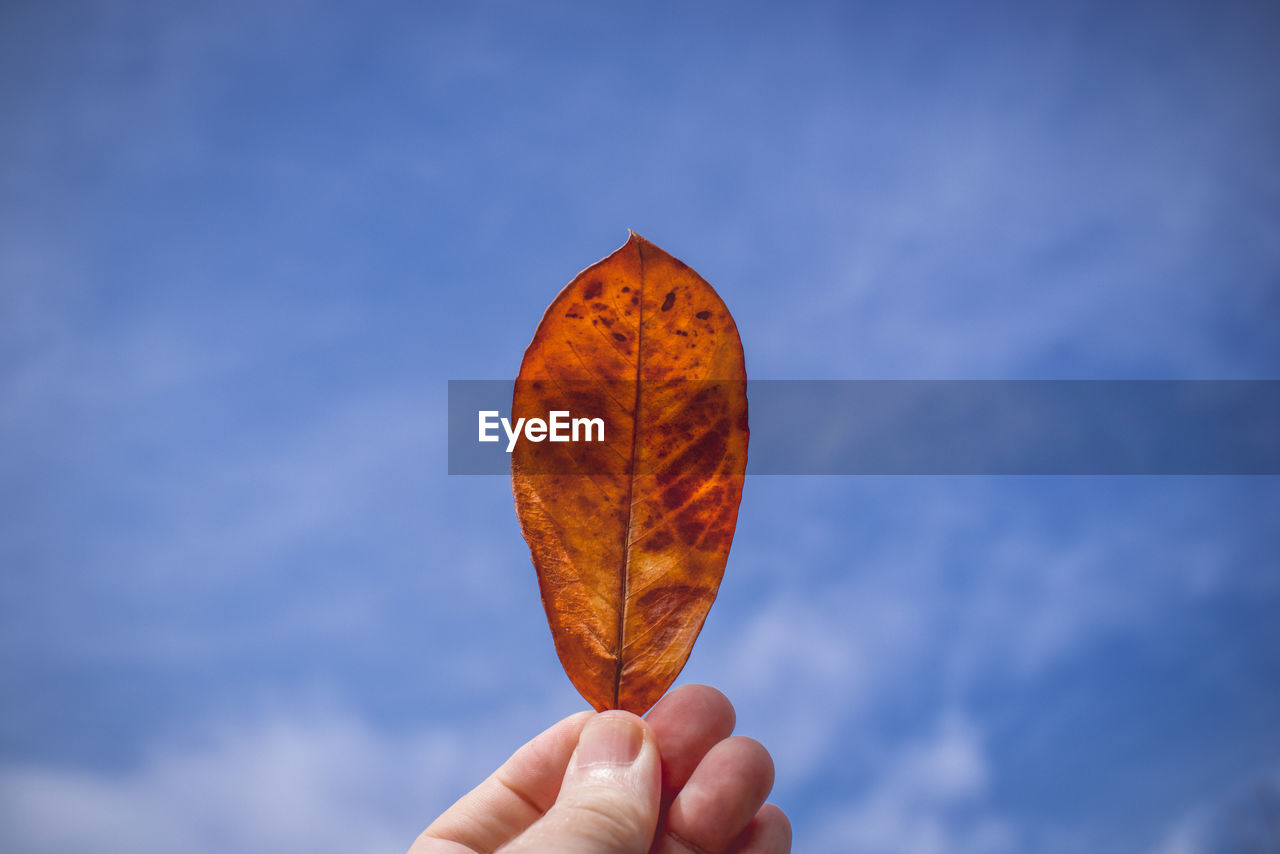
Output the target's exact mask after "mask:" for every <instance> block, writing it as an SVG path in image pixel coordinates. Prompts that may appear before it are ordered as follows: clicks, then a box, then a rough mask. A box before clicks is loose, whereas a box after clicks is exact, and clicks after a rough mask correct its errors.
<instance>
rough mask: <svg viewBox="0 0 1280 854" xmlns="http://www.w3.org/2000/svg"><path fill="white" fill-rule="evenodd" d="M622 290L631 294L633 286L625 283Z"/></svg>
mask: <svg viewBox="0 0 1280 854" xmlns="http://www.w3.org/2000/svg"><path fill="white" fill-rule="evenodd" d="M622 292H623V293H624V294H629V293H631V288H629V287H627V286H626V285H623V286H622Z"/></svg>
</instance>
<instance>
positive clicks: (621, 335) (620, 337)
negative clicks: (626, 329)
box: [613, 332, 627, 341]
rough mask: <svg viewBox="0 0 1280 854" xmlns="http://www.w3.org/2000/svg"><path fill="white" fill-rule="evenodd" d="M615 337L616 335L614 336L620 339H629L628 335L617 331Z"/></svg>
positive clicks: (614, 334)
mask: <svg viewBox="0 0 1280 854" xmlns="http://www.w3.org/2000/svg"><path fill="white" fill-rule="evenodd" d="M613 337H614V338H616V339H618V340H619V341H626V340H627V336H625V335H623V334H622V333H621V332H615V333H613Z"/></svg>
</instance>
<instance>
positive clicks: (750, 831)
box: [728, 804, 791, 854]
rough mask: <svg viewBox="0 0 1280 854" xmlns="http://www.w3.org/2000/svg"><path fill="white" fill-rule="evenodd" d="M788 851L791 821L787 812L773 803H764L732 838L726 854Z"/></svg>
mask: <svg viewBox="0 0 1280 854" xmlns="http://www.w3.org/2000/svg"><path fill="white" fill-rule="evenodd" d="M790 851H791V822H790V821H788V820H787V814H786V813H784V812H783V811H782V810H780V809H778V807H776V806H774V805H773V804H765V805H764V806H762V807H760V810H759V811H758V812H757V813H756V817H755V818H753V819H751V823H750V824H748V825H747V829H746V830H744V831H742V834H741V835H740V836H739V837H738V838H737V839H736V840H734V843H733V845H732V846H731V847H730V848H729V851H728V854H788V852H790Z"/></svg>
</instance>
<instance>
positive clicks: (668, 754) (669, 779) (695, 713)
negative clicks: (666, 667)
mask: <svg viewBox="0 0 1280 854" xmlns="http://www.w3.org/2000/svg"><path fill="white" fill-rule="evenodd" d="M645 719H646V720H647V721H648V722H649V726H650V727H652V728H653V732H654V735H656V736H657V738H658V748H659V749H660V750H661V751H662V788H663V793H664V799H666V800H669V799H670V798H672V797H675V793H676V792H677V791H679V790H680V787H681V786H683V785H684V784H685V783H686V782H688V780H689V775H690V774H692V773H693V769H694V768H697V767H698V763H699V762H701V761H702V757H703V756H706V755H707V751H708V750H710V749H711V748H712V746H713V745H715V744H716V743H717V742H720V741H723V740H724V739H726V738H728V737H729V735H730V734H731V733H732V732H733V725H734V722H735V719H736V718H735V714H734V711H733V704H732V703H730V702H729V698H728V697H726V696H725V695H724V694H721V693H720V692H719V691H717V690H716V689H715V688H712V687H710V686H709V685H681V686H680V687H679V688H676V689H675V690H673V691H672V692H671V693H669V694H667V695H666V696H665V697H663V698H662V699H661V700H659V701H658V704H657V705H656V706H654V707H653V709H651V710H650V712H649V714H648V715H647V716H646V718H645Z"/></svg>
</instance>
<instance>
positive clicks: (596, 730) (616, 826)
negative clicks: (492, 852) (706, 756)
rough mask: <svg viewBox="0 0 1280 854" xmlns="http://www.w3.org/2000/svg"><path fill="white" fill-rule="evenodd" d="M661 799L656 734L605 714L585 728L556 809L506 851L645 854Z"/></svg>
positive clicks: (632, 719) (629, 717)
mask: <svg viewBox="0 0 1280 854" xmlns="http://www.w3.org/2000/svg"><path fill="white" fill-rule="evenodd" d="M661 796H662V760H661V758H660V756H659V753H658V743H657V740H656V739H655V738H654V735H653V731H652V730H650V729H649V726H648V724H646V723H645V722H644V721H643V720H641V719H640V718H638V717H636V716H635V715H633V714H631V713H630V712H620V711H610V712H601V713H600V714H598V715H596V716H595V717H593V718H591V719H590V720H589V721H587V725H586V726H585V727H583V729H582V734H581V735H580V736H579V737H578V746H577V748H576V749H575V750H574V751H573V757H572V758H571V759H570V760H569V767H568V769H567V770H566V771H565V775H564V781H563V782H562V783H561V784H560V794H559V796H558V797H557V798H556V802H555V804H554V805H553V806H552V807H551V809H549V810H547V813H546V815H544V816H543V817H542V818H540V819H538V821H537V822H535V823H534V824H533V825H531V826H530V827H529V829H528V830H526V831H525V832H524V833H522V834H521V835H520V836H519V838H517V839H516V840H514V841H512V843H511V844H510V845H509V846H507V847H506V848H503V852H504V854H505V852H512V854H515V852H524V854H532V852H553V851H554V852H563V854H645V852H647V851H648V850H649V844H650V843H651V842H652V841H653V833H654V830H655V829H656V828H657V826H658V803H659V800H660V799H661Z"/></svg>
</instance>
